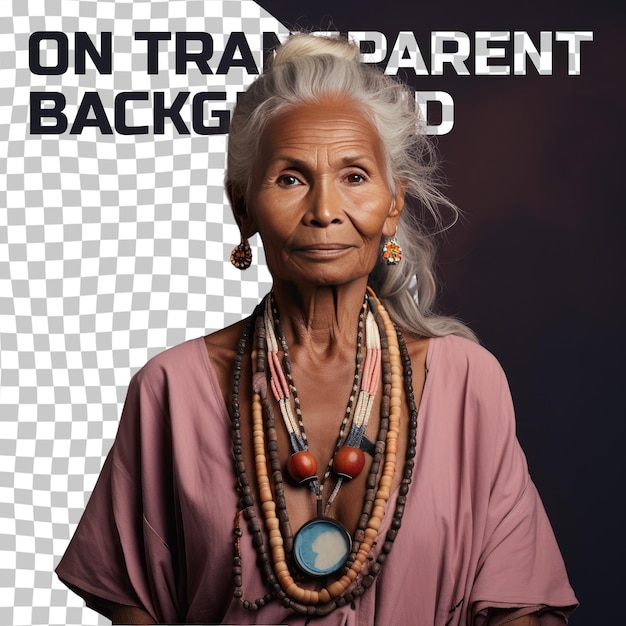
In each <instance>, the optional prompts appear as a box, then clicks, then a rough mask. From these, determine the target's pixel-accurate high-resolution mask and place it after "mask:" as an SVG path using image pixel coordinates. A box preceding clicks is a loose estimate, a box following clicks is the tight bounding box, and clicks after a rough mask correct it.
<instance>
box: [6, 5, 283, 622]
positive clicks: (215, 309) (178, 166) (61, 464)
mask: <svg viewBox="0 0 626 626" xmlns="http://www.w3.org/2000/svg"><path fill="white" fill-rule="evenodd" d="M35 31H61V32H64V33H66V34H67V35H68V38H69V41H70V52H71V51H72V50H73V34H74V33H75V32H77V31H84V32H86V33H89V35H90V36H91V37H92V38H93V39H94V40H95V41H96V42H97V41H99V39H98V37H99V33H101V32H103V31H112V33H113V72H112V74H110V75H105V74H102V75H101V74H99V73H98V72H97V71H96V70H95V69H94V67H93V64H92V63H90V62H89V60H88V62H87V69H86V73H85V74H83V75H76V74H75V73H74V71H73V67H74V66H73V59H72V57H71V55H70V67H69V71H68V72H67V73H65V74H63V75H61V76H38V75H35V74H33V73H31V71H30V70H29V64H28V42H29V36H30V34H31V33H33V32H35ZM138 31H168V32H172V33H174V32H177V31H178V32H182V31H204V32H208V33H210V34H211V35H212V37H213V39H214V43H215V52H214V57H213V58H214V59H216V63H217V60H219V58H220V57H221V52H222V51H223V48H224V44H225V41H226V39H227V38H228V35H229V34H230V33H231V32H233V31H242V32H244V33H245V35H246V39H247V41H248V43H249V44H250V47H251V49H252V51H253V53H254V55H255V59H256V63H257V66H258V67H261V65H262V63H261V48H262V46H261V33H263V32H266V31H267V32H274V33H282V34H285V33H286V30H285V29H284V27H282V26H281V25H280V24H279V23H278V22H277V21H276V20H275V19H274V18H272V17H271V16H270V15H268V14H267V13H265V12H264V11H263V10H262V9H261V8H260V7H259V6H258V5H256V4H255V3H254V2H252V1H251V0H243V1H239V0H237V1H233V0H207V1H201V0H189V1H180V0H170V1H165V0H161V1H151V2H150V1H148V0H134V1H131V0H109V1H105V2H103V1H97V0H12V1H11V0H2V2H1V3H0V419H1V428H2V437H1V439H0V591H1V599H0V624H98V623H108V622H107V620H105V619H104V618H103V617H100V616H98V615H97V614H96V613H94V612H93V611H91V610H89V609H86V608H85V607H84V605H83V601H82V600H81V599H80V598H78V596H76V595H74V594H73V593H71V592H69V591H68V590H67V589H66V588H65V587H64V586H63V585H62V584H61V583H60V582H59V581H58V579H57V578H56V576H55V575H54V574H53V570H54V567H55V566H56V564H57V563H58V561H59V559H60V557H61V555H62V554H63V552H64V550H65V548H66V546H67V543H68V540H69V538H70V536H71V535H72V533H73V531H74V529H75V527H76V524H77V522H78V520H79V518H80V515H81V514H82V511H83V509H84V506H85V504H86V501H87V499H88V497H89V494H90V493H91V490H92V488H93V485H94V484H95V480H96V478H97V475H98V473H99V471H100V468H101V466H102V462H103V459H104V456H105V455H106V453H107V452H108V449H109V448H110V445H111V443H112V440H113V437H114V436H115V432H116V429H117V421H118V418H119V413H120V409H121V405H122V403H123V400H124V397H125V393H126V388H127V385H128V382H129V380H130V377H131V375H132V374H133V373H134V372H135V371H137V369H139V368H140V367H141V366H142V365H143V364H144V363H145V362H146V360H147V359H148V358H150V357H151V356H153V355H154V354H156V353H158V352H161V351H162V350H164V349H165V348H167V347H169V346H172V345H174V344H177V343H180V342H182V341H184V340H186V339H189V338H192V337H196V336H199V335H203V334H205V333H206V332H207V331H210V330H213V329H217V328H220V327H223V326H224V325H227V324H229V323H232V322H234V321H236V320H238V319H240V318H241V317H242V315H244V314H246V313H249V312H250V311H251V310H252V308H253V306H254V305H255V304H256V302H257V301H258V300H259V298H260V297H261V296H262V295H263V294H264V293H265V292H266V291H267V290H268V289H269V286H270V282H269V281H270V277H269V274H268V272H267V269H266V267H265V266H264V264H263V255H262V251H261V250H259V249H258V244H257V243H256V242H255V241H253V242H252V244H253V253H254V256H255V262H254V263H253V266H252V267H251V268H250V269H249V270H247V271H246V272H245V273H241V272H239V271H238V270H236V269H235V268H233V267H232V266H231V265H230V263H229V262H228V259H229V255H230V250H231V249H232V247H233V246H234V245H235V244H236V243H238V241H239V237H238V232H237V229H236V227H235V225H234V222H233V220H232V217H231V214H230V209H229V208H228V206H227V204H226V201H225V197H224V192H223V186H222V181H223V175H224V162H225V150H226V136H225V135H211V136H202V135H198V134H195V133H193V132H192V133H191V134H190V135H180V134H179V133H178V132H177V131H176V130H175V129H174V128H173V126H172V124H171V123H169V122H167V121H166V124H165V132H164V134H162V135H153V134H148V135H133V136H126V135H121V134H118V133H114V134H112V135H105V134H101V133H100V131H99V130H98V129H95V128H86V129H85V130H84V131H83V132H82V133H80V134H75V135H72V134H70V133H69V132H66V133H64V134H61V135H49V134H48V135H34V134H33V135H31V134H29V97H30V92H31V91H59V92H62V93H63V94H64V95H65V97H66V99H67V107H66V109H65V113H67V116H68V119H69V120H70V124H71V122H72V120H73V119H74V117H75V114H76V108H77V105H78V104H79V102H80V100H81V98H82V95H83V94H84V93H85V92H86V91H97V92H98V94H99V95H100V98H101V100H102V102H103V103H104V106H105V109H106V111H107V114H108V115H109V119H112V118H113V106H112V105H113V98H114V96H115V94H116V93H118V92H120V91H140V90H144V91H149V92H152V91H154V90H160V91H164V92H165V93H166V95H168V94H174V95H175V93H176V92H177V91H179V90H187V91H190V92H192V95H193V93H194V92H198V91H226V92H227V94H228V96H227V101H228V103H231V104H232V103H233V102H234V101H235V94H236V92H237V91H241V90H242V89H243V88H244V87H245V85H247V84H249V82H250V81H251V80H252V79H253V78H254V76H253V75H248V74H247V72H246V71H245V69H244V68H240V67H238V68H233V69H232V70H231V71H229V72H228V73H227V74H226V75H217V74H215V73H213V74H211V75H202V74H201V73H200V72H199V71H198V70H197V69H195V65H190V66H189V70H188V73H187V74H183V75H177V74H176V73H175V61H174V53H173V49H174V40H173V38H172V41H170V42H167V45H166V44H165V42H164V43H163V44H161V48H162V52H161V53H160V54H159V62H160V71H159V73H158V74H155V75H148V73H147V72H146V55H145V51H146V45H145V42H136V41H134V39H133V33H135V32H138ZM46 45H47V44H45V43H44V44H43V45H42V48H44V49H43V50H42V64H48V65H53V64H54V62H55V56H54V55H55V54H56V53H55V52H54V50H46V49H45V48H46ZM49 47H50V48H53V47H54V45H50V46H49ZM211 63H212V61H210V63H209V64H210V65H211ZM212 69H213V70H215V65H213V66H212ZM217 104H218V105H219V107H220V108H223V106H224V104H223V103H217ZM216 108H217V105H216ZM182 114H183V117H186V118H187V120H188V119H189V117H190V111H189V108H183V113H182ZM128 117H129V120H128V123H131V124H137V125H139V124H141V123H148V122H147V121H145V120H146V119H150V120H151V102H137V103H135V106H134V107H133V111H132V112H130V111H129V113H128Z"/></svg>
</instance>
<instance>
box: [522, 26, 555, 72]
mask: <svg viewBox="0 0 626 626" xmlns="http://www.w3.org/2000/svg"><path fill="white" fill-rule="evenodd" d="M539 48H540V49H541V52H538V51H537V48H535V44H534V43H533V42H532V39H531V38H530V37H529V36H528V33H527V32H526V31H515V32H514V33H513V73H514V74H516V75H520V74H522V75H523V74H526V56H527V55H528V58H529V59H530V60H531V61H532V62H533V65H534V66H535V68H536V69H537V71H538V72H539V74H542V75H543V74H547V75H550V74H552V32H551V31H549V30H542V31H541V35H540V44H539Z"/></svg>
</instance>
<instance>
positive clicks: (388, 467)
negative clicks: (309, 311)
mask: <svg viewBox="0 0 626 626" xmlns="http://www.w3.org/2000/svg"><path fill="white" fill-rule="evenodd" d="M370 297H371V300H372V305H373V306H372V309H373V310H374V311H375V315H376V317H377V320H376V321H377V324H378V325H379V326H382V327H384V329H385V331H386V333H385V334H386V337H384V338H383V336H381V349H382V352H383V359H382V363H383V385H384V387H385V388H386V387H389V392H390V393H389V394H388V395H387V394H384V399H383V404H382V406H381V429H380V431H381V432H382V431H383V429H384V428H383V427H384V422H385V421H386V419H385V417H384V413H385V411H388V414H389V417H388V421H389V429H388V432H387V434H386V445H385V442H384V441H378V442H377V444H376V450H375V456H374V462H373V464H372V468H373V467H374V464H377V465H378V464H379V463H380V461H381V460H382V455H383V453H384V455H385V462H384V466H383V473H382V476H381V479H380V481H379V483H378V487H377V488H376V484H375V483H376V473H373V472H372V471H370V474H369V476H368V479H367V485H366V489H367V493H370V492H374V491H375V498H374V500H373V503H372V504H373V509H372V511H371V514H367V513H366V512H365V511H364V513H363V515H362V516H361V519H360V521H359V526H358V527H357V531H356V532H355V541H357V542H358V541H359V537H360V535H361V534H362V535H363V538H362V540H361V541H360V545H359V547H358V551H356V554H354V552H355V549H354V547H353V554H354V559H353V560H352V563H350V560H349V561H348V563H347V564H346V567H345V573H344V575H343V576H341V578H340V579H339V580H337V581H335V582H333V583H331V585H329V586H328V587H326V588H325V589H322V590H320V591H319V592H315V591H310V590H307V589H302V588H301V587H299V586H298V585H297V583H295V581H294V580H293V577H292V576H291V574H290V573H289V569H288V566H287V563H286V561H285V559H284V552H283V553H282V554H281V550H280V549H278V550H275V551H273V554H272V556H273V557H274V558H273V559H272V560H273V561H274V567H273V568H272V565H271V564H270V559H269V555H268V553H267V551H266V550H265V548H264V542H263V533H262V531H261V529H260V526H259V523H258V520H257V518H256V514H255V512H254V500H253V498H252V494H251V491H250V488H249V482H248V479H247V475H246V470H245V464H244V463H243V456H242V449H241V430H240V429H241V422H240V413H239V402H238V394H239V381H240V374H241V363H242V358H243V354H244V352H245V346H246V343H247V339H248V336H249V333H250V330H251V327H252V324H249V325H248V326H247V327H246V329H245V330H244V332H243V334H242V338H241V340H240V343H239V347H238V351H237V356H236V360H235V375H234V383H233V394H232V395H233V401H232V408H233V412H232V424H233V454H234V457H235V469H236V472H237V476H238V483H239V488H240V494H241V500H240V502H241V507H242V509H243V512H244V516H245V517H246V519H247V520H248V525H249V527H250V531H251V533H252V535H253V542H254V545H255V547H256V549H257V555H258V557H259V561H260V563H261V566H262V570H263V573H264V576H265V579H266V582H267V584H268V585H269V586H270V593H268V594H266V595H265V596H263V597H261V598H259V599H257V600H256V601H254V602H250V601H247V600H241V602H242V606H243V607H244V608H245V609H247V610H252V611H254V610H258V609H259V608H261V607H262V606H264V605H265V604H266V603H267V602H269V601H271V599H273V598H274V597H276V598H278V599H279V600H280V601H281V602H282V604H283V605H285V606H287V607H290V608H291V609H292V610H294V611H296V612H299V613H305V614H309V615H326V614H328V613H329V612H331V611H332V610H334V609H335V608H337V607H338V606H343V605H344V604H345V603H346V602H351V601H352V600H353V599H354V598H355V597H357V596H359V595H360V594H361V593H363V592H364V591H365V589H367V588H368V587H370V586H371V584H372V582H373V580H374V578H375V576H376V575H377V574H378V573H379V571H380V569H381V567H382V565H383V563H384V561H385V559H386V555H387V554H388V553H389V551H390V550H391V546H392V544H393V541H394V540H395V538H396V536H397V531H398V529H399V528H400V525H401V520H402V515H403V513H404V508H405V504H406V494H407V493H408V489H409V485H410V483H411V477H412V472H413V467H414V456H415V452H416V437H417V407H416V404H415V399H414V395H413V386H412V371H411V360H410V356H409V354H408V350H407V348H406V344H405V342H404V340H403V338H402V335H401V334H400V332H399V331H396V330H395V328H394V326H393V323H392V322H391V320H390V318H389V316H388V314H387V312H386V310H385V309H384V307H383V306H382V304H381V303H380V302H379V301H378V299H377V298H376V296H375V295H374V294H373V292H372V291H371V290H370ZM259 314H260V310H259V307H257V309H256V311H255V315H257V316H258V315H259ZM257 328H258V326H257ZM386 344H388V345H386ZM385 352H387V353H388V355H389V359H388V360H387V358H385ZM261 357H262V355H259V354H257V363H258V362H263V358H261ZM257 369H258V368H257ZM402 372H403V373H404V391H405V394H406V399H407V403H408V408H409V431H408V442H407V453H406V460H405V464H404V470H403V477H402V479H401V482H400V485H399V494H398V498H397V501H396V507H395V511H394V515H393V519H392V522H391V528H390V530H389V531H388V532H387V534H386V539H385V542H384V544H383V546H382V549H381V552H380V554H379V555H378V558H377V559H376V561H375V562H374V563H372V564H371V566H370V568H369V572H368V574H366V575H364V576H361V578H360V579H359V578H358V577H359V572H360V570H361V566H362V565H363V563H364V562H365V559H366V558H367V556H368V555H369V553H370V551H371V547H372V544H373V542H374V540H375V538H376V535H377V533H378V529H379V528H380V524H381V522H382V518H383V517H384V513H385V507H386V503H387V501H388V499H389V496H390V488H391V484H392V480H393V474H394V471H395V466H396V460H397V459H396V456H397V441H398V436H399V430H400V428H399V424H400V413H401V396H402V381H399V380H398V379H399V378H401V377H402ZM398 382H400V388H398V386H397V384H398ZM253 385H254V392H253V420H254V424H255V425H254V427H253V428H254V436H253V440H254V453H255V465H256V466H257V467H260V466H261V465H262V460H263V459H265V443H264V441H263V439H264V437H263V435H262V433H263V428H262V427H261V429H260V430H259V428H258V425H257V422H258V420H259V414H260V420H261V423H262V421H263V411H264V410H265V411H266V417H269V413H268V412H267V409H268V408H269V409H271V403H270V402H269V399H268V398H267V395H266V392H265V393H264V395H265V398H264V400H263V401H261V393H262V392H263V391H264V388H263V385H262V383H261V382H260V378H259V377H258V376H257V375H256V374H255V376H254V382H253ZM265 389H266V387H265ZM255 396H256V397H255ZM385 400H387V402H386V403H385ZM385 404H386V405H387V406H386V407H385ZM266 421H269V420H266ZM266 430H267V435H268V452H269V456H270V464H271V469H272V478H273V480H274V485H275V487H276V480H277V478H278V477H279V476H278V475H280V474H281V471H280V462H279V461H278V463H277V464H276V463H275V462H274V460H275V459H276V460H278V453H277V449H273V448H275V447H276V445H275V444H276V439H275V437H276V434H275V424H274V423H273V415H272V420H271V426H270V424H267V423H266ZM272 431H273V432H272ZM260 476H261V477H262V478H261V480H259V492H260V494H261V484H263V492H262V493H263V495H260V499H261V503H262V510H263V513H264V516H265V518H266V527H267V529H268V533H269V536H270V546H271V547H272V548H274V546H273V545H272V543H274V544H275V545H276V546H278V547H279V548H280V541H282V536H281V537H280V539H278V540H277V538H278V534H280V531H278V533H276V522H275V521H270V523H269V524H268V523H267V521H268V520H276V515H275V510H276V508H277V506H276V504H275V503H274V502H273V500H272V497H271V488H270V487H269V480H266V479H267V460H266V459H265V468H264V469H262V470H261V475H260ZM372 477H373V479H372ZM281 480H282V478H281ZM372 483H373V484H372ZM268 497H269V500H272V501H271V502H270V501H269V500H268V499H267V498H268ZM367 500H368V498H367V496H366V504H367ZM364 508H365V507H364ZM285 513H286V508H285ZM364 516H367V517H369V520H367V521H366V522H365V523H364V519H363V518H364ZM238 524H239V516H237V518H236V524H235V532H234V534H235V537H236V539H235V566H234V568H233V573H234V576H235V597H238V598H240V599H241V598H242V589H241V554H240V550H239V537H240V532H241V529H240V528H239V525H238ZM272 531H274V533H272ZM272 539H274V541H273V542H272ZM352 556H353V555H352V554H351V558H352ZM348 565H349V567H348Z"/></svg>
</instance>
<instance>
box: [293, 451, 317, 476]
mask: <svg viewBox="0 0 626 626" xmlns="http://www.w3.org/2000/svg"><path fill="white" fill-rule="evenodd" d="M287 471H288V472H289V476H291V477H292V478H293V479H294V480H295V481H296V482H297V483H304V482H307V481H309V480H313V479H314V478H317V461H316V460H315V457H314V456H313V455H312V454H311V453H310V452H309V451H308V450H301V451H300V452H294V453H293V454H292V455H291V456H290V457H289V460H288V461H287Z"/></svg>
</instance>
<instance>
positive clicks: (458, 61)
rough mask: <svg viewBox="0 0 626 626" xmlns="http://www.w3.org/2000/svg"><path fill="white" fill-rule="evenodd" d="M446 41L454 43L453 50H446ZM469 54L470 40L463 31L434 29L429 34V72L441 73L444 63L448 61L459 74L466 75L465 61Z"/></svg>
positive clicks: (467, 71) (433, 73) (467, 72)
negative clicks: (454, 48)
mask: <svg viewBox="0 0 626 626" xmlns="http://www.w3.org/2000/svg"><path fill="white" fill-rule="evenodd" d="M447 41H451V42H454V43H455V44H456V46H455V47H456V51H455V52H446V51H445V50H444V49H443V48H444V44H445V43H446V42H447ZM469 54H470V40H469V37H468V36H467V35H466V34H465V33H461V32H458V31H447V30H436V31H434V32H432V33H431V34H430V73H431V74H432V75H433V76H435V75H436V74H443V65H444V63H450V65H452V67H454V69H455V71H456V73H457V74H459V75H468V74H469V70H468V69H467V66H466V65H465V61H466V60H467V57H468V56H469Z"/></svg>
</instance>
